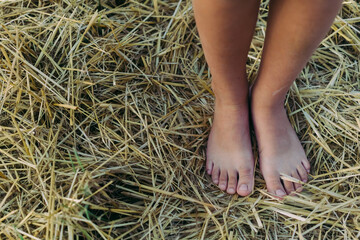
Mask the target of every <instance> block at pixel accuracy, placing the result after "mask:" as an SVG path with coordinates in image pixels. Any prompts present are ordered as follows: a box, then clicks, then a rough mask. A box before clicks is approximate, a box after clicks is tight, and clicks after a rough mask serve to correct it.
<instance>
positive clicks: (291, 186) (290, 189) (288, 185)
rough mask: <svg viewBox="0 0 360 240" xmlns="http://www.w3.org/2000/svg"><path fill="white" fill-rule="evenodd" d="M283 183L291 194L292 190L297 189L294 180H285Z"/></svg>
mask: <svg viewBox="0 0 360 240" xmlns="http://www.w3.org/2000/svg"><path fill="white" fill-rule="evenodd" d="M283 183H284V187H285V191H286V193H287V194H291V193H292V192H294V191H295V187H294V184H293V182H291V181H288V180H283Z"/></svg>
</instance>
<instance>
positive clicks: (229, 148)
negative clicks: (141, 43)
mask: <svg viewBox="0 0 360 240" xmlns="http://www.w3.org/2000/svg"><path fill="white" fill-rule="evenodd" d="M259 4H260V3H259V0H251V1H249V0H236V1H235V0H221V1H220V0H193V8H194V13H195V20H196V24H197V28H198V31H199V35H200V40H201V43H202V46H203V50H204V54H205V57H206V60H207V63H208V65H209V67H210V70H211V74H212V83H211V87H212V89H213V91H214V94H215V113H214V121H213V125H212V128H211V132H210V135H209V140H208V143H207V150H206V158H207V160H206V161H207V163H206V169H207V172H208V174H211V175H212V179H213V181H214V183H215V184H218V185H219V187H220V189H222V190H227V192H228V193H230V194H233V193H235V192H237V193H238V194H240V195H242V196H245V195H247V194H249V193H250V192H251V190H252V188H253V181H254V176H253V169H254V161H253V156H252V150H251V141H250V136H249V121H248V119H249V111H248V81H247V78H246V60H247V54H248V51H249V46H250V43H251V39H252V36H253V32H254V28H255V24H256V19H257V14H258V8H259Z"/></svg>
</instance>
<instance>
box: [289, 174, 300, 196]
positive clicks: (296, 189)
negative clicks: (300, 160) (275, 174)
mask: <svg viewBox="0 0 360 240" xmlns="http://www.w3.org/2000/svg"><path fill="white" fill-rule="evenodd" d="M291 176H292V177H293V178H296V179H298V180H300V181H301V177H300V176H299V174H298V173H297V171H296V172H293V173H292V174H291ZM294 186H295V191H297V192H301V191H302V185H301V184H300V183H295V182H294Z"/></svg>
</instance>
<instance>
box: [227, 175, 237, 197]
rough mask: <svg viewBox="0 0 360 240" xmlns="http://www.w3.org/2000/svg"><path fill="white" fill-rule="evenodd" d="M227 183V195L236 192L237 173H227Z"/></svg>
mask: <svg viewBox="0 0 360 240" xmlns="http://www.w3.org/2000/svg"><path fill="white" fill-rule="evenodd" d="M228 175H229V182H228V186H227V193H229V194H234V193H235V191H236V184H237V173H236V172H235V171H231V172H228Z"/></svg>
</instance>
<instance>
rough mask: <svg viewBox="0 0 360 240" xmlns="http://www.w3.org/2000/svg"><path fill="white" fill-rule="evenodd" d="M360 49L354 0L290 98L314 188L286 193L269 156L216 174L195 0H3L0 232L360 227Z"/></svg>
mask: <svg viewBox="0 0 360 240" xmlns="http://www.w3.org/2000/svg"><path fill="white" fill-rule="evenodd" d="M99 3H100V4H99ZM267 13H268V1H264V2H263V3H262V4H261V9H260V13H259V21H258V24H257V28H256V33H255V36H254V40H253V43H252V45H251V50H250V53H249V61H248V66H247V67H248V74H249V80H250V81H253V80H254V77H255V75H256V71H257V69H258V66H259V61H260V60H259V57H260V54H261V49H262V46H263V41H264V33H265V28H266V18H267ZM359 56H360V3H359V2H358V1H354V0H347V1H345V2H344V3H343V8H342V10H341V12H340V14H339V15H338V17H337V18H336V20H335V22H334V24H333V26H332V29H331V31H330V32H329V34H328V36H327V37H326V38H325V39H324V40H323V42H322V43H321V45H320V46H319V48H318V49H317V51H316V52H315V53H314V55H313V56H312V58H311V60H310V62H309V63H308V64H307V65H306V67H305V68H304V70H303V71H302V73H301V74H300V75H299V77H298V79H297V81H296V82H295V84H294V85H293V86H292V88H291V90H290V92H289V94H288V97H287V100H286V106H287V109H288V112H289V118H290V120H291V122H292V124H293V126H294V128H295V129H296V131H297V133H298V135H299V138H300V139H301V142H302V144H303V146H304V148H305V150H306V153H307V154H308V157H309V159H310V161H311V164H312V171H311V176H310V181H309V182H308V184H306V185H305V190H304V191H303V192H302V193H301V194H298V195H297V196H295V197H286V198H285V199H284V201H279V200H276V199H273V198H272V197H270V196H269V195H268V194H267V193H266V191H265V190H266V188H265V182H264V180H263V178H262V176H261V174H260V173H259V170H258V168H257V169H256V179H255V181H256V182H255V185H256V188H255V190H254V192H253V193H252V194H251V195H250V196H248V197H239V196H237V195H234V196H230V195H228V194H226V193H223V192H222V191H220V190H219V189H218V187H217V186H215V185H214V184H212V183H211V179H210V177H209V176H208V175H207V174H206V173H205V171H204V161H205V147H206V140H207V136H208V134H209V130H210V126H211V118H212V113H213V101H214V97H213V93H212V91H211V88H210V81H211V77H210V72H209V71H208V67H207V65H206V62H205V58H204V55H203V51H202V48H201V45H200V42H199V37H198V34H197V30H196V25H195V22H194V17H193V12H192V6H191V1H190V0H147V1H138V0H126V1H124V0H116V1H115V0H113V1H105V0H101V1H91V0H77V1H75V0H49V1H48V0H42V1H41V0H11V1H10V0H1V1H0V239H358V238H359V237H360V208H359V206H360V152H359V133H360V91H359V88H360V80H359V79H360V76H359V71H360V61H359V60H360V57H359ZM254 152H255V157H256V161H257V160H258V159H257V154H256V151H255V150H254Z"/></svg>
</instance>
